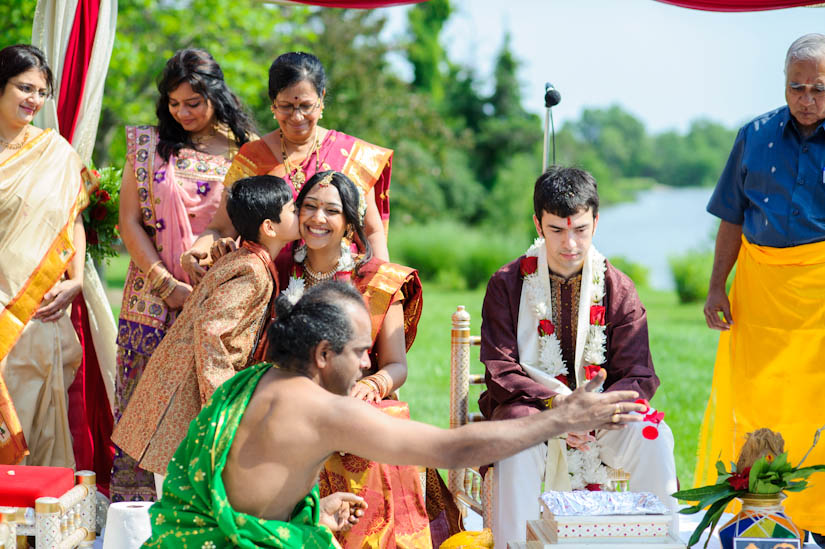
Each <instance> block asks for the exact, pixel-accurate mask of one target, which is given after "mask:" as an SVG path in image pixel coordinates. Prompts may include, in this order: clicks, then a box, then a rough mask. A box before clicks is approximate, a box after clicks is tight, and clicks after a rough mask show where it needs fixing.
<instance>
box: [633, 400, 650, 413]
mask: <svg viewBox="0 0 825 549" xmlns="http://www.w3.org/2000/svg"><path fill="white" fill-rule="evenodd" d="M634 402H635V403H636V404H644V407H645V410H644V412H642V413H643V414H646V413H648V412H649V411H650V403H649V402H648V401H647V399H646V398H637V399H636V400H635V401H634Z"/></svg>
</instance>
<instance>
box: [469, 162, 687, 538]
mask: <svg viewBox="0 0 825 549" xmlns="http://www.w3.org/2000/svg"><path fill="white" fill-rule="evenodd" d="M533 207H534V210H535V215H534V217H533V220H534V222H535V225H536V231H538V235H539V237H540V238H539V239H537V240H536V242H535V243H534V244H533V246H532V247H531V248H530V249H529V250H527V252H526V253H525V255H523V256H521V257H520V258H518V259H516V260H515V261H513V262H511V263H508V264H507V265H505V266H503V267H502V268H501V269H499V271H498V272H496V273H495V274H494V275H493V276H492V278H491V279H490V282H489V284H488V285H487V294H486V296H485V298H484V305H483V308H482V313H481V314H482V325H481V361H482V362H484V364H485V367H486V372H485V380H486V383H487V390H486V391H485V392H484V393H482V395H481V397H480V399H479V407H480V409H481V412H482V413H483V414H484V416H485V417H487V418H489V419H511V418H520V417H524V416H529V415H531V414H535V413H538V412H539V411H541V410H545V409H547V408H553V409H555V408H556V407H558V406H563V405H564V404H565V402H566V401H567V399H568V398H569V396H568V395H570V393H571V390H574V389H575V388H576V387H580V386H582V385H584V384H585V383H586V382H587V381H586V380H588V379H590V378H591V377H592V376H593V375H595V372H597V371H599V370H600V368H602V369H604V370H606V372H607V380H606V382H605V384H604V388H605V391H607V393H608V394H609V393H610V392H612V391H618V390H628V389H629V390H633V391H637V392H638V393H639V394H640V395H642V396H643V397H644V398H645V399H650V398H652V397H653V393H654V392H655V391H656V388H657V387H658V386H659V378H658V377H656V373H655V372H654V371H653V360H652V359H651V356H650V348H649V345H648V337H647V315H646V313H645V309H644V306H643V305H642V303H641V301H640V300H639V296H638V295H637V294H636V288H635V287H634V286H633V282H631V280H630V279H629V278H628V277H627V276H626V275H625V274H623V273H622V272H620V271H619V270H618V269H616V268H615V267H614V266H613V265H611V264H610V262H608V261H607V260H606V259H605V258H604V256H602V255H601V254H600V253H599V252H598V251H597V250H596V248H594V247H593V246H592V239H593V234H594V233H595V231H596V225H597V223H598V221H599V195H598V191H597V188H596V181H595V180H594V179H593V176H591V175H590V174H589V173H587V172H585V171H583V170H578V169H574V168H563V167H559V166H553V167H551V168H550V169H549V170H548V171H547V172H546V173H544V174H543V175H542V176H541V177H539V178H538V180H537V181H536V184H535V188H534V191H533ZM657 425H658V437H657V438H655V439H653V440H648V439H647V438H645V437H644V436H642V433H643V431H642V429H643V427H644V426H648V427H650V428H651V429H653V431H651V430H650V429H648V431H647V433H648V434H649V435H650V436H652V434H653V433H654V432H656V429H655V427H654V425H653V424H652V423H651V422H645V423H644V424H643V423H636V424H633V425H631V426H629V428H627V429H624V430H621V431H617V430H613V431H604V430H596V431H595V436H593V434H592V433H591V432H590V431H589V430H587V429H584V430H579V429H572V430H570V431H568V432H567V434H566V435H565V436H564V438H555V439H551V440H549V441H548V442H547V443H544V442H542V443H541V444H538V445H535V446H532V447H530V448H528V449H527V450H525V451H523V452H520V453H518V454H516V455H514V456H512V457H510V458H507V459H504V460H501V461H500V462H498V463H496V464H495V467H494V469H493V471H494V472H493V474H494V475H495V478H494V486H495V496H494V498H493V501H494V509H493V534H494V536H495V542H496V547H499V546H501V547H506V542H507V541H510V540H514V539H524V525H525V521H526V520H530V519H536V518H538V515H539V504H538V496H539V495H540V489H541V483H542V481H544V483H545V490H551V489H553V490H570V489H575V488H582V487H584V486H583V485H584V484H588V483H595V482H594V480H592V479H587V478H584V479H583V478H582V474H581V472H579V471H577V470H575V469H576V467H577V464H580V463H581V462H582V460H581V459H580V458H581V456H580V455H575V454H574V453H575V452H578V451H582V450H584V451H587V452H588V454H589V455H592V456H593V457H592V458H591V459H590V460H589V461H590V463H595V464H597V466H599V465H598V464H599V460H598V457H600V458H601V462H602V463H604V464H606V465H608V466H610V467H612V468H615V469H619V468H621V469H623V470H624V471H626V472H628V473H630V475H631V476H630V490H631V491H635V492H653V493H654V494H655V495H656V496H658V497H659V499H660V500H662V502H663V503H665V505H667V506H669V507H671V508H674V507H675V505H676V502H675V500H674V499H673V498H671V497H670V494H672V493H673V492H675V491H676V489H677V487H676V468H675V464H674V460H673V435H672V433H671V431H670V429H669V428H668V427H667V425H666V424H665V423H664V422H661V423H658V424H657ZM568 448H569V450H568ZM599 454H600V456H599ZM568 455H570V457H571V458H572V459H571V460H570V464H571V465H572V466H571V467H570V468H568V460H567V457H568ZM599 470H600V471H601V472H602V474H603V475H606V474H607V469H606V468H601V467H600V466H599V469H596V471H597V472H598V471H599ZM592 471H594V469H593V468H592V467H591V468H590V469H589V472H592ZM570 473H574V474H572V475H571V474H570ZM591 474H592V473H591ZM577 475H578V476H577ZM597 476H598V475H597ZM571 482H572V483H573V484H572V485H571Z"/></svg>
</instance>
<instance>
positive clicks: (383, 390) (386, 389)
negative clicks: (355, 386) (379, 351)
mask: <svg viewBox="0 0 825 549" xmlns="http://www.w3.org/2000/svg"><path fill="white" fill-rule="evenodd" d="M358 383H363V384H364V385H366V386H367V387H369V388H370V389H372V390H373V391H375V392H376V393H378V395H379V396H380V397H381V398H382V399H383V398H386V396H387V395H389V394H390V390H391V389H392V378H391V377H390V375H389V374H388V373H387V372H385V371H384V370H379V371H378V372H376V373H374V374H372V375H370V376H367V377H365V378H362V379H359V380H358Z"/></svg>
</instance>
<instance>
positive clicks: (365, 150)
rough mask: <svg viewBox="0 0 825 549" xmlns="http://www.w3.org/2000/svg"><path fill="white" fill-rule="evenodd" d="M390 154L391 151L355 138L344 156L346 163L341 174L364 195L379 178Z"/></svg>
mask: <svg viewBox="0 0 825 549" xmlns="http://www.w3.org/2000/svg"><path fill="white" fill-rule="evenodd" d="M342 152H343V151H342ZM392 153H393V151H392V150H391V149H385V148H383V147H379V146H378V145H373V144H371V143H367V142H366V141H362V140H360V139H358V138H356V139H355V143H353V144H352V148H351V149H350V150H349V152H348V153H347V154H346V157H347V161H346V162H345V163H344V166H343V167H342V168H341V172H342V173H343V174H345V175H346V176H348V177H349V178H350V179H352V180H353V181H354V182H355V184H356V185H358V186H359V187H361V189H362V190H363V191H364V193H365V194H366V193H368V192H369V191H370V190H371V189H372V188H373V186H374V185H375V183H376V182H377V181H378V178H379V177H381V174H382V173H383V172H384V168H385V167H386V166H387V162H389V160H390V158H391V157H392Z"/></svg>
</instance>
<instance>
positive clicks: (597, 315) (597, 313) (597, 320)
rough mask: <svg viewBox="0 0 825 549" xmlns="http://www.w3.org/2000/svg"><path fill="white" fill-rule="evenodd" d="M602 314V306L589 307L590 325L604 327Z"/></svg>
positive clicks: (603, 311) (603, 310) (603, 309)
mask: <svg viewBox="0 0 825 549" xmlns="http://www.w3.org/2000/svg"><path fill="white" fill-rule="evenodd" d="M604 313H605V308H604V305H591V306H590V324H595V325H596V326H604Z"/></svg>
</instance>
